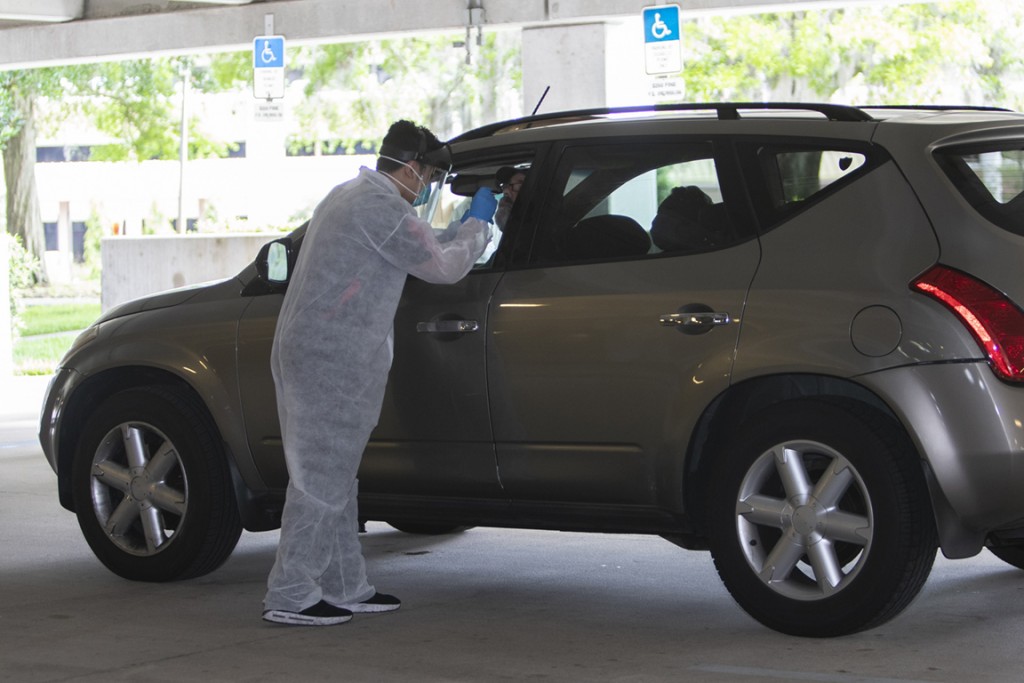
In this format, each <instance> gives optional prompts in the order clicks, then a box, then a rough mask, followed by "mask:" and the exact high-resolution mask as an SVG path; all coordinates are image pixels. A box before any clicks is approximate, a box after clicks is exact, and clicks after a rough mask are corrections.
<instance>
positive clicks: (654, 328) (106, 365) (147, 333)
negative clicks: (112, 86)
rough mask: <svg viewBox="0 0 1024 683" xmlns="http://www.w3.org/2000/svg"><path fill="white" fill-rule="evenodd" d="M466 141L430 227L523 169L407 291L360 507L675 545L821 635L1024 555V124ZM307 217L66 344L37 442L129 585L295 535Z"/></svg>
mask: <svg viewBox="0 0 1024 683" xmlns="http://www.w3.org/2000/svg"><path fill="white" fill-rule="evenodd" d="M450 144H451V151H452V153H453V158H454V167H453V169H452V173H451V175H450V176H449V178H448V182H447V183H446V185H445V194H444V197H443V201H442V204H441V206H440V210H439V211H438V214H437V217H436V222H437V225H438V226H439V227H440V226H442V225H444V224H445V223H446V222H447V220H448V219H449V218H450V217H451V216H452V215H458V212H459V211H460V210H461V209H460V207H461V205H462V204H463V203H464V202H465V201H466V198H467V197H469V196H471V195H472V194H473V192H474V191H475V190H476V189H477V188H479V187H482V186H487V187H492V188H494V189H496V190H497V189H498V188H497V187H496V180H495V179H496V177H497V176H498V175H499V171H501V172H502V177H506V178H507V177H508V176H509V175H510V174H511V172H510V170H509V168H508V167H511V169H513V170H515V171H522V172H523V173H524V174H525V182H524V184H523V186H522V189H521V192H520V193H519V196H518V199H517V201H516V202H515V204H514V206H513V207H512V209H511V212H510V213H509V215H508V216H507V217H506V216H504V215H503V216H501V218H500V220H498V221H497V222H498V223H499V226H498V227H499V230H497V231H496V233H495V239H494V242H493V245H492V248H490V249H488V251H487V252H486V253H485V255H484V257H483V258H481V261H480V263H479V264H478V265H477V267H476V268H475V270H474V271H473V272H472V273H471V274H470V275H469V276H468V277H466V278H465V279H464V280H463V281H462V282H460V283H458V284H456V285H449V286H438V285H431V284H427V283H425V282H422V281H417V280H414V279H410V280H409V282H408V284H407V286H406V290H405V294H404V298H403V301H402V303H401V306H400V308H399V311H398V315H397V319H396V321H395V334H396V342H395V347H396V349H395V351H396V359H395V364H394V367H393V369H392V372H391V376H390V385H389V389H388V395H387V398H386V400H385V406H384V412H383V415H382V416H381V420H380V423H379V425H378V428H377V430H376V432H375V434H374V438H373V440H372V442H371V443H370V445H369V447H368V450H367V452H366V455H365V459H364V462H363V466H362V469H361V470H360V490H361V495H360V509H361V514H362V516H363V517H364V518H366V519H370V520H383V521H386V522H389V523H391V524H392V525H394V526H395V527H397V528H398V529H401V530H405V531H410V532H420V533H443V532H448V531H454V530H457V529H460V528H464V527H469V526H475V525H487V526H506V527H530V528H540V529H561V530H573V531H594V532H616V533H643V534H657V535H661V536H663V537H665V538H666V539H668V540H670V541H672V542H674V543H676V544H678V545H680V546H682V547H684V548H689V549H696V550H705V549H710V551H711V552H712V554H713V556H714V561H715V565H716V566H717V568H718V571H719V574H720V575H721V577H722V579H723V581H724V582H725V585H726V586H727V587H728V589H729V591H730V592H731V593H732V595H733V596H734V597H735V599H736V601H737V602H738V603H739V604H740V605H741V606H742V607H743V608H744V609H745V610H746V611H747V612H749V613H750V614H751V615H752V616H753V617H754V618H756V619H757V620H759V621H761V622H762V623H764V624H766V625H767V626H769V627H771V628H774V629H777V630H779V631H783V632H786V633H790V634H797V635H803V636H835V635H840V634H846V633H851V632H854V631H858V630H861V629H866V628H870V627H873V626H876V625H878V624H881V623H882V622H884V621H886V620H888V619H890V618H892V617H893V616H895V615H896V614H898V613H899V612H900V611H901V610H903V609H904V608H905V607H906V606H907V605H908V604H909V603H910V602H911V600H912V599H913V598H914V597H915V596H916V595H917V593H918V591H919V590H920V588H921V586H922V585H923V584H924V582H925V579H926V578H927V576H928V573H929V571H930V569H931V566H932V563H933V561H934V558H935V552H936V548H937V547H941V549H942V551H943V552H944V553H945V554H946V555H947V556H948V557H952V558H962V557H969V556H972V555H975V554H977V553H979V552H980V551H981V550H982V549H983V548H985V547H987V548H989V549H990V550H991V551H992V552H994V553H995V554H996V555H997V556H999V557H1000V558H1002V559H1003V560H1005V561H1006V562H1009V563H1010V564H1012V565H1015V566H1017V567H1022V568H1024V495H1022V494H1024V386H1022V384H1021V382H1022V381H1024V312H1022V310H1021V308H1020V303H1022V302H1024V279H1022V278H1021V275H1020V273H1021V263H1022V262H1024V116H1021V115H1019V114H1015V113H1012V112H1005V111H996V110H988V109H963V108H960V109H955V110H947V109H941V108H900V109H885V108H852V107H845V106H836V105H815V104H806V105H805V104H718V105H713V104H712V105H681V106H658V107H653V108H644V109H620V110H588V111H575V112H566V113H559V114H554V115H545V116H538V117H532V118H526V119H522V120H516V121H510V122H505V123H499V124H495V125H491V126H487V127H485V128H481V129H478V130H475V131H472V132H469V133H466V134H465V135H462V136H459V137H458V138H456V139H454V140H452V141H451V143H450ZM302 235H303V228H299V229H298V230H296V231H295V232H294V233H292V234H291V235H290V236H288V237H286V238H282V239H279V240H275V241H273V242H271V243H268V244H267V245H266V247H264V249H263V251H262V252H261V254H260V256H259V257H258V258H257V259H256V261H255V262H254V263H253V265H252V266H251V267H249V268H247V269H246V270H244V271H243V272H242V273H240V274H239V275H238V276H236V277H233V278H230V279H228V280H225V281H223V282H220V283H216V284H212V285H209V286H203V287H199V288H193V289H187V290H177V291H172V292H168V293H164V294H161V295H158V296H154V297H150V298H147V299H144V300H139V301H135V302H132V303H129V304H125V305H122V306H120V307H118V308H116V309H114V310H111V311H109V312H108V313H106V314H105V315H104V316H103V317H102V318H101V319H100V320H98V321H97V322H96V323H95V324H94V325H93V326H92V327H91V328H89V329H88V330H87V331H86V332H85V333H84V334H83V335H82V336H81V337H80V338H79V339H78V340H77V341H76V342H75V344H74V346H73V348H72V349H71V350H70V351H69V353H68V354H67V356H66V357H65V358H64V360H63V362H62V363H61V367H60V369H59V371H58V372H57V374H56V376H55V377H54V380H53V382H52V385H51V388H50V390H49V393H48V396H47V398H46V401H45V405H44V412H43V419H42V431H41V441H42V445H43V449H44V451H45V453H46V456H47V458H48V459H49V461H50V463H51V465H52V466H53V469H54V470H55V471H56V473H57V475H58V481H59V492H60V501H61V503H62V504H63V506H64V507H66V508H67V509H69V510H72V511H74V512H76V513H77V516H78V519H79V522H80V525H81V528H82V531H83V533H84V535H85V537H86V539H87V540H88V542H89V544H90V546H91V547H92V549H93V551H94V552H95V554H96V555H97V556H98V558H99V559H100V560H101V561H102V562H103V563H104V564H105V565H107V566H108V567H109V568H110V569H111V570H112V571H114V572H116V573H117V574H119V575H121V576H123V577H126V578H130V579H138V580H147V581H165V580H171V579H181V578H187V577H193V576H197V575H201V574H204V573H206V572H209V571H212V570H214V569H215V568H216V567H218V566H219V565H220V564H221V563H222V562H223V561H224V560H225V559H226V558H227V557H228V555H229V554H230V553H231V551H232V549H233V548H234V545H235V543H236V541H237V539H238V537H239V534H240V532H241V530H242V529H243V528H244V529H248V530H264V529H271V528H274V527H276V526H277V525H278V523H279V515H280V510H281V504H282V501H283V491H284V488H285V483H286V479H287V472H286V470H285V466H284V459H283V457H282V450H281V439H280V430H279V427H278V421H277V412H276V406H275V404H274V391H273V384H272V379H271V375H270V366H269V361H268V358H269V352H270V346H271V341H272V337H273V332H274V324H275V318H276V315H277V312H278V309H279V307H280V304H281V299H282V292H283V291H284V288H285V287H286V286H287V270H288V268H289V267H290V266H292V265H293V264H294V256H295V254H296V253H297V251H298V250H299V249H300V248H301V242H302ZM336 352H337V353H339V354H344V353H345V349H344V348H338V349H336Z"/></svg>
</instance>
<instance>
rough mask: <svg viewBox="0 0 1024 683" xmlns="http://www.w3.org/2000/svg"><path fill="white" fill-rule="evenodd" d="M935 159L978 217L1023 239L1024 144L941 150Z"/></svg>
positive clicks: (1002, 142)
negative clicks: (978, 214)
mask: <svg viewBox="0 0 1024 683" xmlns="http://www.w3.org/2000/svg"><path fill="white" fill-rule="evenodd" d="M935 157H936V159H937V160H938V161H939V165H940V166H941V167H942V169H943V170H944V171H945V172H946V174H947V175H948V176H949V179H950V180H952V181H953V184H954V185H955V186H956V188H957V190H959V191H960V193H961V194H962V195H963V196H964V198H965V199H966V200H967V201H968V202H970V204H971V206H972V207H974V209H975V210H976V211H978V213H980V214H981V215H982V216H984V217H985V218H987V219H988V220H990V221H992V222H993V223H995V224H996V225H998V226H999V227H1001V228H1003V229H1004V230H1009V231H1010V232H1013V233H1016V234H1018V235H1024V142H1022V141H1020V140H1001V141H998V142H989V143H984V144H982V145H971V146H968V147H954V148H952V149H941V150H939V151H938V152H936V153H935Z"/></svg>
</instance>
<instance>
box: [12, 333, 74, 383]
mask: <svg viewBox="0 0 1024 683" xmlns="http://www.w3.org/2000/svg"><path fill="white" fill-rule="evenodd" d="M76 336H78V333H77V332H67V333H64V334H56V335H53V336H52V337H49V336H48V337H38V338H29V339H18V340H16V341H15V342H14V374H16V375H49V374H52V373H53V371H54V370H55V369H56V368H57V363H58V362H60V359H61V358H62V357H63V356H64V354H65V353H66V352H67V350H68V349H69V348H71V343H72V342H73V341H75V337H76Z"/></svg>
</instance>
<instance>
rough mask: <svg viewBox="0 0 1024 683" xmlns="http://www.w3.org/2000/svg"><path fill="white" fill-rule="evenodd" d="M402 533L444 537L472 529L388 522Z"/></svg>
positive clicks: (453, 525)
mask: <svg viewBox="0 0 1024 683" xmlns="http://www.w3.org/2000/svg"><path fill="white" fill-rule="evenodd" d="M388 524H390V525H391V526H393V527H395V528H396V529H398V530H399V531H401V532H402V533H406V534H418V535H420V536H444V535H445V534H458V533H462V532H463V531H465V530H466V529H470V528H472V527H468V526H458V525H455V524H431V523H430V522H388Z"/></svg>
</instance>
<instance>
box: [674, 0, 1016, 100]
mask: <svg viewBox="0 0 1024 683" xmlns="http://www.w3.org/2000/svg"><path fill="white" fill-rule="evenodd" d="M1022 28H1024V5H1022V4H1021V3H1012V2H996V1H994V0H961V1H958V2H942V3H923V4H898V5H888V4H878V5H860V6H853V7H849V8H841V9H828V10H815V11H800V12H792V13H786V14H762V15H750V16H731V17H716V18H706V19H698V20H695V21H689V22H685V23H684V26H683V34H684V35H683V39H684V48H683V49H684V59H685V65H684V71H683V73H682V78H683V80H684V83H685V86H686V92H687V99H691V100H694V101H716V100H755V101H756V100H776V101H797V100H821V99H825V100H833V101H841V102H849V103H853V104H973V105H980V104H1000V105H1004V106H1009V107H1012V108H1020V106H1021V105H1022V104H1024V90H1022V88H1021V83H1022V79H1024V64H1022V57H1024V30H1022Z"/></svg>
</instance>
